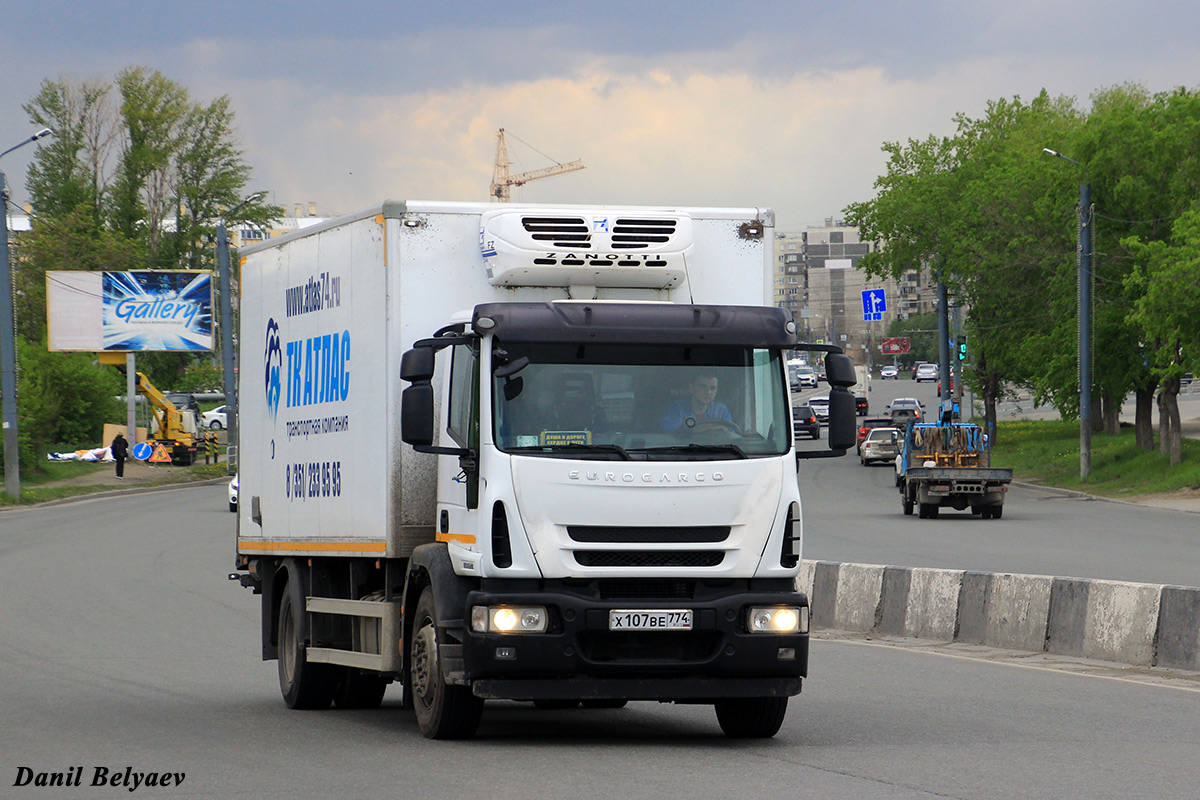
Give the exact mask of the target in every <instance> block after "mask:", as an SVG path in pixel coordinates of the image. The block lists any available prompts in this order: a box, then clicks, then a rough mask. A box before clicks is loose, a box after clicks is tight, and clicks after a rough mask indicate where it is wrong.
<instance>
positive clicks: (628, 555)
mask: <svg viewBox="0 0 1200 800" xmlns="http://www.w3.org/2000/svg"><path fill="white" fill-rule="evenodd" d="M723 560H725V554H724V553H723V552H722V551H720V550H578V551H576V552H575V561H576V563H578V564H579V565H580V566H583V567H715V566H718V565H719V564H720V563H721V562H722V561H723Z"/></svg>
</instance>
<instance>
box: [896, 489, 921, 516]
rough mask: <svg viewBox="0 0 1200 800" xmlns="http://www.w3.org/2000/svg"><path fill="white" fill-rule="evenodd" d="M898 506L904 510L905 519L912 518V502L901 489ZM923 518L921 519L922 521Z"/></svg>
mask: <svg viewBox="0 0 1200 800" xmlns="http://www.w3.org/2000/svg"><path fill="white" fill-rule="evenodd" d="M900 506H901V507H902V508H903V509H904V516H906V517H911V516H912V513H913V501H912V498H911V497H909V496H908V492H906V491H904V489H903V488H901V489H900ZM923 518H924V517H922V519H923Z"/></svg>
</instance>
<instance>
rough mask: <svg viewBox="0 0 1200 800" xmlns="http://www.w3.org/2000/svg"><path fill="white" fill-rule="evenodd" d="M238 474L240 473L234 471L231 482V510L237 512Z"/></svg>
mask: <svg viewBox="0 0 1200 800" xmlns="http://www.w3.org/2000/svg"><path fill="white" fill-rule="evenodd" d="M238 476H239V473H234V475H233V480H231V481H230V482H229V510H230V511H232V512H234V513H235V514H236V513H237V506H238Z"/></svg>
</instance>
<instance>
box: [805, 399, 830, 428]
mask: <svg viewBox="0 0 1200 800" xmlns="http://www.w3.org/2000/svg"><path fill="white" fill-rule="evenodd" d="M808 404H809V405H810V406H812V410H813V413H814V414H816V415H817V421H818V422H820V423H821V424H822V425H824V424H825V423H826V422H828V421H829V395H827V394H822V395H818V396H816V397H810V398H808Z"/></svg>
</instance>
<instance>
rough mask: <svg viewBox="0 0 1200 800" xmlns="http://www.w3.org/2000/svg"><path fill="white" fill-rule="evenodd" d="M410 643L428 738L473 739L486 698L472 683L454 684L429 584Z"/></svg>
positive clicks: (420, 721) (417, 705)
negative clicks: (442, 649) (476, 692)
mask: <svg viewBox="0 0 1200 800" xmlns="http://www.w3.org/2000/svg"><path fill="white" fill-rule="evenodd" d="M412 631H413V632H412V643H411V644H410V645H409V653H408V659H409V681H410V683H411V684H412V686H411V687H407V686H406V687H405V689H406V690H407V689H410V688H411V693H412V696H413V710H414V711H416V714H417V725H418V726H420V728H421V733H422V734H423V735H424V736H425V738H426V739H469V738H471V737H472V736H474V735H475V731H476V730H477V729H478V728H479V720H480V717H482V716H483V700H482V699H480V698H478V697H476V696H475V695H473V694H471V689H470V687H468V686H451V685H449V684H448V683H446V679H445V677H444V676H443V675H442V662H441V658H440V656H439V654H438V645H439V644H440V642H439V641H438V638H439V637H438V633H437V612H436V610H435V608H434V605H433V590H432V589H430V588H429V587H428V586H426V587H425V589H424V590H423V591H422V592H421V599H420V600H419V601H417V612H416V614H415V616H414V622H413V628H412Z"/></svg>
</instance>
